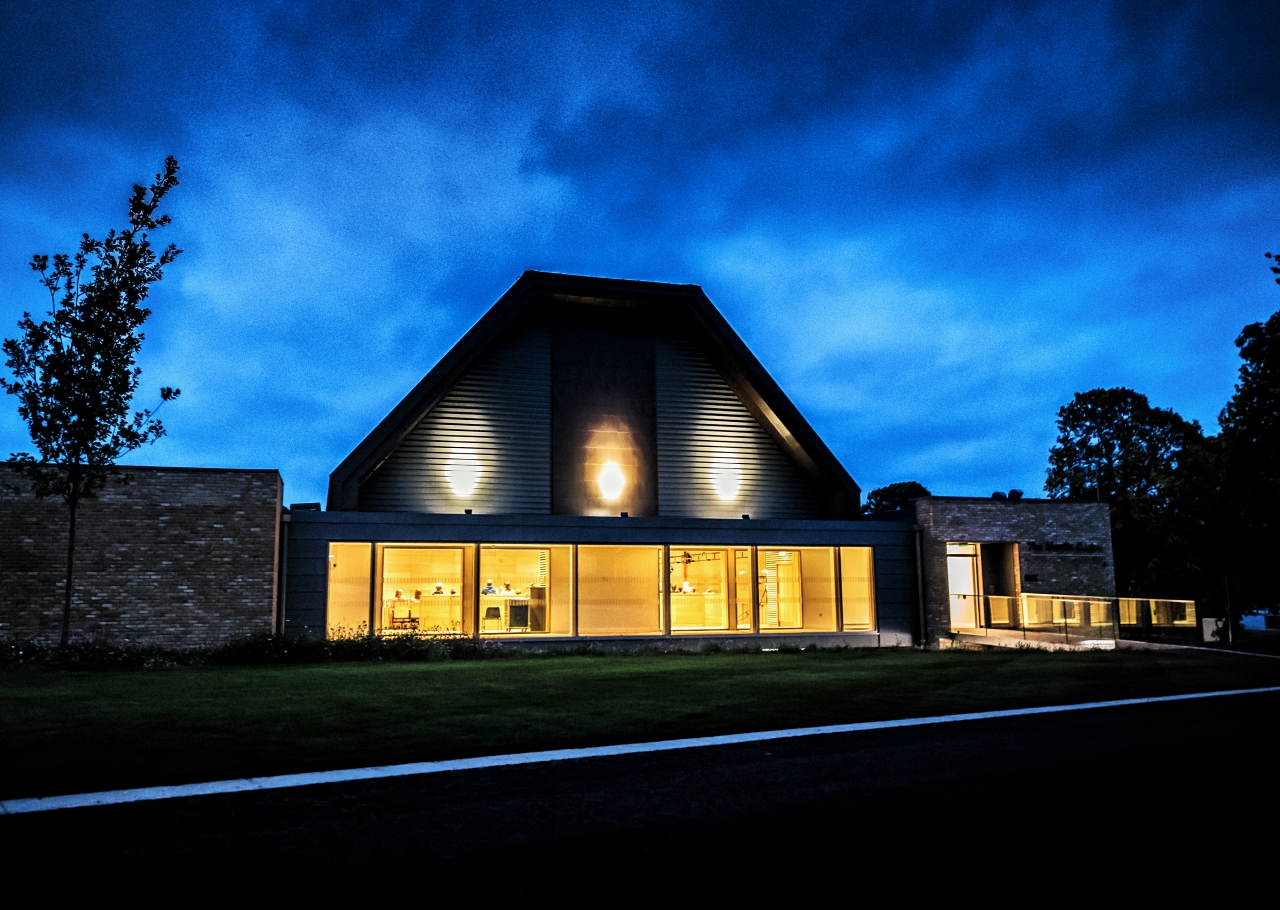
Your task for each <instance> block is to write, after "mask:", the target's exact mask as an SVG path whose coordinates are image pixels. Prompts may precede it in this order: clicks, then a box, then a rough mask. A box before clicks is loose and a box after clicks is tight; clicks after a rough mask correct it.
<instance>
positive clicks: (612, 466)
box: [596, 461, 627, 502]
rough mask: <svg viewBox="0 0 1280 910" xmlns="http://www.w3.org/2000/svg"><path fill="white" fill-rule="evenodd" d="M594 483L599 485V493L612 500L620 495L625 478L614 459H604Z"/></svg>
mask: <svg viewBox="0 0 1280 910" xmlns="http://www.w3.org/2000/svg"><path fill="white" fill-rule="evenodd" d="M596 483H597V484H598V485H599V486H600V495H601V496H603V497H604V498H605V499H607V500H608V501H609V502H613V501H614V500H615V499H617V498H618V497H619V496H621V495H622V491H623V489H624V488H625V487H626V485H627V478H626V476H625V475H624V474H623V473H622V468H621V467H619V465H618V463H617V462H616V461H606V462H605V463H604V467H602V468H601V469H600V473H599V474H597V475H596Z"/></svg>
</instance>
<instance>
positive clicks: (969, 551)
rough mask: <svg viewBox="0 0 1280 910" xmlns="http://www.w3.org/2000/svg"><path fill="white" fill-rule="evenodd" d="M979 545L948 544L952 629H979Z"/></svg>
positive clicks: (948, 580) (948, 583)
mask: <svg viewBox="0 0 1280 910" xmlns="http://www.w3.org/2000/svg"><path fill="white" fill-rule="evenodd" d="M979 590H980V589H979V587H978V545H977V544H976V543H949V544H947V592H948V594H949V595H950V599H951V628H952V630H953V631H954V630H956V629H975V628H977V627H978V625H979V618H980V615H981V614H980V611H979V609H978V605H979V603H980V601H981V598H979V597H978V591H979Z"/></svg>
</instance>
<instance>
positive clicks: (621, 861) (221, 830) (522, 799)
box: [0, 694, 1280, 902]
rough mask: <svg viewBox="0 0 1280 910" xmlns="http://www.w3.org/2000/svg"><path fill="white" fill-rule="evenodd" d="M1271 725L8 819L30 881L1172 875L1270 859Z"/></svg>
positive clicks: (1126, 716) (744, 881)
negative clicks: (44, 877)
mask: <svg viewBox="0 0 1280 910" xmlns="http://www.w3.org/2000/svg"><path fill="white" fill-rule="evenodd" d="M1277 721H1280V694H1264V695H1245V696H1235V697H1227V698H1215V699H1205V700H1201V701H1192V702H1180V703H1172V704H1157V705H1145V706H1139V707H1130V708H1113V709H1103V710H1096V711H1088V712H1080V713H1074V714H1061V715H1051V716H1043V717H1025V718H1015V719H1005V720H998V721H982V722H966V723H958V724H949V725H943V726H936V727H925V728H914V729H907V730H899V731H882V732H874V733H860V734H849V735H839V736H821V737H812V738H806V739H799V740H790V741H780V742H773V743H767V744H756V745H745V746H729V747H720V748H715V749H701V750H689V751H683V752H674V753H671V752H669V753H659V754H654V755H642V756H630V757H623V758H610V759H591V760H583V761H575V762H562V763H556V764H547V765H533V766H523V767H516V768H503V769H494V770H483V771H471V772H457V773H450V774H443V775H432V776H427V777H417V778H403V779H398V780H388V781H379V782H373V783H355V784H339V785H327V786H321V787H312V788H305V789H298V790H290V791H272V792H266V793H252V794H236V795H230V796H218V797H202V798H193V799H183V800H173V801H167V802H156V803H145V804H134V805H131V806H118V807H108V808H100V809H88V810H74V811H63V812H52V813H47V814H41V815H30V816H11V817H5V818H0V833H3V841H4V843H5V844H6V849H5V853H6V860H7V862H6V865H9V867H10V869H12V870H22V874H23V877H24V878H25V877H28V876H31V875H37V876H39V875H44V874H47V873H52V874H56V875H57V877H58V878H59V879H60V880H62V881H63V882H64V883H66V884H73V883H78V884H82V885H84V884H89V883H93V885H94V887H97V886H98V885H100V884H102V883H103V882H106V881H112V880H121V881H131V882H133V883H135V884H138V883H152V884H153V883H156V882H158V881H161V880H166V879H174V880H181V881H185V882H186V883H188V885H190V884H191V883H195V882H199V883H201V887H208V886H209V885H214V884H216V883H220V882H235V881H238V880H253V879H258V880H267V881H272V882H274V883H276V884H279V883H282V882H293V883H294V884H295V886H306V885H310V886H314V887H319V888H322V889H323V888H343V889H344V890H345V888H346V887H349V886H352V885H355V884H357V883H360V882H363V883H365V885H367V886H368V887H369V888H372V889H373V890H374V891H377V890H378V889H379V888H380V887H381V886H384V885H387V886H389V885H390V883H392V882H401V883H404V882H416V883H417V885H415V887H424V888H428V890H430V891H431V892H432V893H433V894H435V895H437V896H439V895H440V894H442V893H443V892H445V891H450V890H455V889H458V890H461V891H464V892H466V891H474V890H475V889H479V891H480V892H482V893H490V892H494V891H498V892H501V891H507V890H515V891H521V892H529V893H536V894H556V893H563V892H565V891H566V889H568V890H573V889H578V888H585V887H590V888H597V887H604V888H607V889H608V893H609V894H610V895H613V896H614V897H620V896H623V895H626V894H631V893H634V892H636V891H665V890H668V889H670V888H672V887H679V888H681V889H687V888H690V887H694V886H698V887H705V888H707V889H711V890H721V889H728V890H740V891H746V892H748V893H752V892H765V891H773V890H782V891H789V892H795V891H796V890H797V889H798V890H799V891H800V892H803V891H805V890H806V888H808V887H810V886H816V883H821V888H822V889H824V890H825V889H826V888H827V887H830V886H832V885H835V886H836V887H839V885H838V884H837V883H839V882H840V881H842V880H843V881H847V882H848V883H849V884H850V885H852V884H853V883H855V882H857V881H866V880H867V878H868V876H869V877H870V878H871V879H879V878H882V877H883V876H885V875H891V876H893V877H894V878H895V879H896V880H897V881H898V882H899V883H900V884H903V885H907V886H910V885H911V884H913V883H920V882H923V881H925V880H933V881H935V882H936V881H946V880H947V879H948V877H949V876H959V877H960V878H961V879H965V878H971V877H973V876H979V877H982V876H987V875H999V876H1000V877H1002V879H1003V880H1005V881H1010V880H1012V879H1014V878H1018V877H1023V878H1027V880H1031V879H1033V878H1039V879H1043V878H1044V877H1045V876H1048V877H1049V878H1051V879H1053V880H1054V881H1057V882H1059V883H1060V885H1061V886H1062V887H1065V888H1069V889H1073V890H1074V889H1075V888H1079V887H1088V885H1089V883H1090V882H1092V883H1094V884H1101V883H1103V882H1106V881H1111V880H1112V878H1113V877H1114V876H1116V875H1118V874H1119V875H1122V876H1128V877H1129V878H1130V879H1132V876H1133V874H1135V873H1138V872H1140V873H1141V876H1142V877H1143V878H1147V879H1148V880H1150V878H1149V877H1150V876H1156V877H1157V878H1158V879H1159V880H1161V881H1164V882H1166V883H1173V882H1176V881H1182V880H1187V876H1189V875H1191V873H1192V871H1193V868H1194V869H1196V870H1199V871H1198V872H1197V873H1196V874H1197V875H1201V874H1203V875H1209V876H1215V875H1217V874H1218V872H1217V870H1219V869H1222V870H1223V871H1224V872H1225V870H1226V868H1227V867H1228V866H1230V867H1232V868H1234V869H1236V870H1237V871H1238V870H1239V869H1241V868H1245V869H1248V868H1253V867H1252V866H1250V863H1251V862H1253V861H1252V860H1250V859H1249V856H1250V855H1251V853H1252V852H1257V853H1258V854H1259V857H1261V856H1262V855H1270V856H1272V857H1273V856H1274V855H1275V848H1276V845H1277V840H1276V838H1277V835H1276V828H1277V825H1276V823H1275V819H1276V818H1277V815H1276V812H1277V809H1280V793H1278V792H1277V789H1276V788H1275V786H1274V785H1273V784H1272V783H1271V781H1273V779H1274V774H1273V769H1274V768H1275V767H1276V759H1277V752H1276V743H1277V737H1276V729H1277ZM1255 823H1256V824H1255ZM1250 831H1252V832H1254V833H1247V832H1250ZM1258 861H1259V862H1261V861H1262V860H1261V859H1259V860H1258ZM1267 862H1268V865H1269V864H1270V861H1269V860H1267ZM1224 864H1225V865H1224ZM1242 864H1243V866H1242ZM368 872H372V873H375V874H374V875H373V876H368V875H365V874H363V873H368ZM428 883H430V884H428ZM677 883H678V884H677ZM361 887H364V886H361ZM1055 887H1056V886H1055ZM610 902H611V901H610Z"/></svg>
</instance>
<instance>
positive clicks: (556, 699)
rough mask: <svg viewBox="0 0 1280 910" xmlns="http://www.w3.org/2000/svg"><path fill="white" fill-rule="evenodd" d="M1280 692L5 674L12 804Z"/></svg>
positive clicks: (1251, 677) (994, 677)
mask: <svg viewBox="0 0 1280 910" xmlns="http://www.w3.org/2000/svg"><path fill="white" fill-rule="evenodd" d="M1277 684H1280V661H1275V660H1270V659H1266V658H1254V657H1247V656H1240V655H1218V654H1212V653H1206V652H1193V651H1181V652H1180V651H1163V652H1112V653H1105V652H1102V653H1100V652H1083V653H1082V652H1056V653H1043V652H1027V651H1009V650H993V651H985V652H957V651H948V652H921V651H908V650H902V651H898V650H884V651H875V650H850V651H819V652H802V653H776V654H641V655H612V656H555V657H529V658H518V659H510V660H501V661H456V662H443V663H347V664H318V665H308V666H250V667H226V666H196V667H168V668H155V669H132V670H107V671H84V670H66V669H50V668H48V667H39V666H37V667H7V668H4V669H0V743H2V744H3V747H2V748H0V797H4V798H10V797H16V796H34V795H50V794H54V793H68V792H82V791H87V790H97V789H107V788H115V787H127V786H142V785H154V784H163V783H186V782H192V781H199V780H216V779H222V778H227V777H240V776H246V775H263V774H278V773H287V772H293V771H306V770H327V769H332V768H343V767H353V766H360V765H370V764H387V763H397V762H405V761H422V760H430V759H439V758H450V757H460V756H471V755H485V754H495V753H502V752H512V751H526V750H537V749H547V748H557V747H573V746H585V745H600V744H607V743H619V742H636V741H644V740H651V739H667V738H673V737H681V736H693V735H711V734H718V733H732V732H742V731H748V730H764V729H774V728H783V727H795V726H804V725H810V724H831V723H850V722H857V721H865V720H880V719H891V718H900V717H911V716H925V715H932V714H947V713H952V712H959V711H974V710H989V709H999V708H1011V707H1025V706H1033V705H1047V704H1059V703H1067V702H1082V701H1094V700H1101V699H1109V698H1127V697H1138V696H1147V695H1163V694H1174V693H1179V692H1195V691H1207V690H1214V689H1231V688H1251V687H1257V686H1266V685H1277Z"/></svg>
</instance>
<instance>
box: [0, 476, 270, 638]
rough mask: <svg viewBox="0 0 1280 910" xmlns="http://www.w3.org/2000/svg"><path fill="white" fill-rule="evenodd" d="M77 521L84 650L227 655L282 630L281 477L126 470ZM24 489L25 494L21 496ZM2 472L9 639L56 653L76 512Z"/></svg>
mask: <svg viewBox="0 0 1280 910" xmlns="http://www.w3.org/2000/svg"><path fill="white" fill-rule="evenodd" d="M122 471H124V472H125V473H126V474H127V475H128V476H129V481H130V482H129V483H128V484H122V483H120V482H119V481H118V480H113V481H111V482H109V484H108V486H107V488H106V489H105V490H103V491H102V492H101V493H99V494H98V496H97V497H96V498H95V499H92V500H86V501H84V502H82V503H81V504H80V506H79V508H78V509H77V512H76V563H75V580H74V593H73V597H72V606H71V630H72V634H73V635H74V636H75V637H77V638H84V637H87V636H93V637H94V638H96V639H98V640H108V641H123V640H128V641H131V642H141V643H146V644H155V645H163V646H166V647H179V648H181V647H194V646H208V645H218V644H221V643H223V642H226V641H229V640H232V639H235V638H240V637H244V636H247V635H254V634H266V633H268V632H270V631H271V630H272V629H273V628H274V624H275V611H276V590H277V586H276V574H277V559H278V555H279V547H278V546H277V541H278V540H279V535H280V499H281V493H282V485H281V480H280V475H279V473H278V472H277V471H241V470H220V469H195V468H152V467H129V468H123V469H122ZM13 487H18V488H19V489H20V490H21V491H22V492H15V491H14V489H13ZM29 490H30V486H29V485H28V484H27V483H26V482H25V481H24V480H23V479H22V477H21V475H20V474H18V472H17V471H15V470H14V469H13V468H12V467H10V466H8V465H0V638H19V639H26V638H42V639H46V640H47V639H53V640H55V641H56V639H57V636H58V634H59V631H60V629H61V622H62V604H63V597H64V594H63V591H64V586H65V571H66V552H67V549H66V548H67V507H66V505H65V504H64V503H63V502H62V500H61V499H46V500H43V501H38V500H36V498H35V497H34V496H33V495H32V494H31V493H30V492H29Z"/></svg>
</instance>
